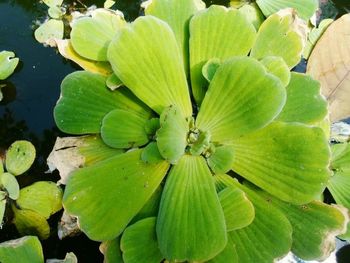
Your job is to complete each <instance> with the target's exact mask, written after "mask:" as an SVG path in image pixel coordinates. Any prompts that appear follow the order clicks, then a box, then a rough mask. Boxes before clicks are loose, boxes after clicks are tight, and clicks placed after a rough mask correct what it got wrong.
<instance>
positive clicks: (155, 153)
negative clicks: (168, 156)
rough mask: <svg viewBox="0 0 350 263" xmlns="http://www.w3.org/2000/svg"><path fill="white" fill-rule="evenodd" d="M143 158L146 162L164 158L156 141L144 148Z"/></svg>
mask: <svg viewBox="0 0 350 263" xmlns="http://www.w3.org/2000/svg"><path fill="white" fill-rule="evenodd" d="M141 159H142V161H144V162H145V163H157V162H160V161H162V160H164V159H163V157H162V155H161V154H160V153H159V149H158V146H157V143H156V142H151V143H149V144H148V145H147V146H146V147H145V148H144V149H143V151H142V154H141Z"/></svg>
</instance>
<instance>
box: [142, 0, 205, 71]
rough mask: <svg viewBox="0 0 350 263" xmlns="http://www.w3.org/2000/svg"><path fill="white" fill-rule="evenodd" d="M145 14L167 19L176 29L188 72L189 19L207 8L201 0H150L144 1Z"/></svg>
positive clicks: (177, 39) (173, 28) (176, 36)
mask: <svg viewBox="0 0 350 263" xmlns="http://www.w3.org/2000/svg"><path fill="white" fill-rule="evenodd" d="M144 5H145V14H146V15H152V16H155V17H158V18H160V19H162V20H163V21H165V22H166V23H167V24H168V25H169V26H170V27H171V29H172V30H173V31H174V34H175V38H176V41H177V44H178V46H179V48H180V50H181V51H182V53H183V54H182V58H183V63H184V67H185V69H186V72H188V67H189V65H188V63H189V61H188V60H189V50H188V40H189V28H188V27H189V21H190V18H191V17H192V16H193V15H194V14H195V13H197V12H198V11H199V10H202V9H204V8H205V3H204V2H202V1H201V0H165V1H164V0H150V1H147V2H145V3H144Z"/></svg>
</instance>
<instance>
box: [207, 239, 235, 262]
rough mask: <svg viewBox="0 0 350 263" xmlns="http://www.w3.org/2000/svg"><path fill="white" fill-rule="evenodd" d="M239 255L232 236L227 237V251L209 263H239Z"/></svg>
mask: <svg viewBox="0 0 350 263" xmlns="http://www.w3.org/2000/svg"><path fill="white" fill-rule="evenodd" d="M237 262H240V261H239V260H238V255H237V251H236V245H235V244H234V243H233V241H232V238H231V236H230V235H228V236H227V245H226V247H225V249H224V250H223V251H222V252H221V253H220V254H219V255H217V256H216V257H215V258H213V259H211V260H209V261H208V263H237Z"/></svg>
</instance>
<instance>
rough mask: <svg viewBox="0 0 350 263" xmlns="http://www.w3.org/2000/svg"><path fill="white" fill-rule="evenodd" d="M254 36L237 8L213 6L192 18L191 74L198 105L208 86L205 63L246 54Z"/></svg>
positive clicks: (249, 25)
mask: <svg viewBox="0 0 350 263" xmlns="http://www.w3.org/2000/svg"><path fill="white" fill-rule="evenodd" d="M238 28H239V30H237V29H238ZM255 35H256V31H255V28H254V26H253V25H252V24H251V23H250V22H249V21H248V20H247V19H246V17H245V16H244V15H243V14H242V13H241V12H239V11H238V10H235V9H228V8H226V7H223V6H217V5H212V6H210V7H209V8H208V9H205V10H203V11H201V12H198V13H197V14H195V15H194V16H193V18H192V19H191V21H190V36H191V37H190V72H191V84H192V92H193V96H194V98H195V100H196V102H197V103H198V104H200V103H201V102H202V100H203V98H204V95H205V92H206V89H207V86H208V84H207V80H206V79H205V78H204V77H203V75H202V67H203V66H204V64H205V63H206V62H207V61H208V60H210V59H213V58H216V59H220V60H222V61H224V60H225V59H227V58H230V57H233V56H245V55H247V54H248V53H249V50H250V49H251V47H252V46H253V43H254V40H255ZM242 36H244V37H242Z"/></svg>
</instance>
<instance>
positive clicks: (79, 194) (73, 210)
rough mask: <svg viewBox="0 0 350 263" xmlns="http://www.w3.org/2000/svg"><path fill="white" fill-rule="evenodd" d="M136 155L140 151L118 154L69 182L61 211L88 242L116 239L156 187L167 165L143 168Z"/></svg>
mask: <svg viewBox="0 0 350 263" xmlns="http://www.w3.org/2000/svg"><path fill="white" fill-rule="evenodd" d="M140 155H141V150H134V151H130V152H127V153H124V154H120V155H118V156H115V157H112V158H110V159H108V160H106V161H104V162H100V163H98V164H96V165H94V166H91V167H87V168H83V169H80V170H77V171H75V172H73V174H72V176H71V177H70V178H69V180H68V183H67V186H66V189H65V193H64V198H63V203H64V207H65V208H66V210H67V211H68V213H70V214H72V215H75V216H77V217H78V220H79V225H80V227H81V229H82V230H83V231H84V232H85V233H86V234H87V235H88V236H89V238H91V239H93V240H111V239H113V238H115V237H116V236H118V235H119V234H120V233H121V232H122V231H123V230H124V228H125V227H126V226H127V224H128V223H129V222H130V221H131V219H132V218H133V217H134V216H135V215H136V214H137V213H138V212H139V211H140V210H141V208H142V207H143V206H144V204H145V203H146V202H147V200H148V199H149V198H150V197H151V196H152V194H153V193H154V191H155V190H156V189H157V187H158V186H159V184H160V182H161V181H162V179H163V177H164V176H165V174H166V172H167V170H168V167H169V164H168V163H167V162H165V161H163V162H159V163H157V164H145V163H144V162H143V161H142V160H141V159H140V157H141V156H140ZM92 214H93V215H94V216H93V217H92V216H91V215H92Z"/></svg>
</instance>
